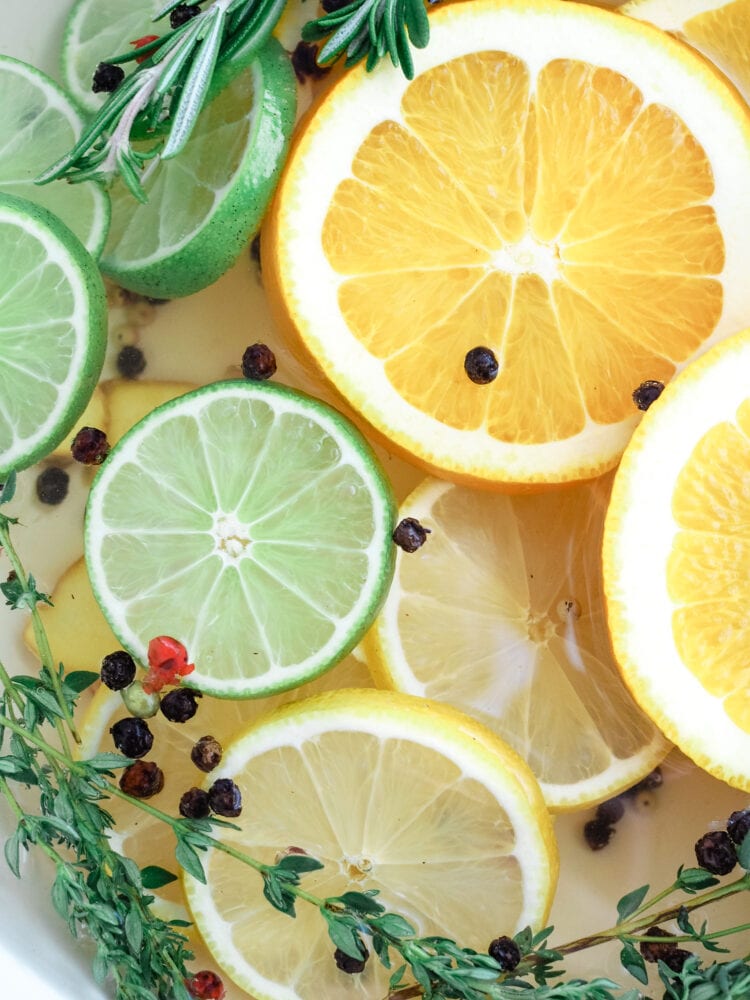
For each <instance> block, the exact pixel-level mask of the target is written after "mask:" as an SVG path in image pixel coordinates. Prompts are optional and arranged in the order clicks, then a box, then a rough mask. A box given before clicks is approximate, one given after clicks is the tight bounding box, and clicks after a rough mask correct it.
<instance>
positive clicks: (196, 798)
mask: <svg viewBox="0 0 750 1000" xmlns="http://www.w3.org/2000/svg"><path fill="white" fill-rule="evenodd" d="M178 808H179V810H180V816H184V817H185V818H186V819H205V818H206V816H208V814H209V813H210V812H211V806H210V805H209V803H208V792H204V791H203V789H202V788H189V789H188V790H187V791H186V792H185V794H184V795H183V796H182V798H181V799H180V805H179V807H178Z"/></svg>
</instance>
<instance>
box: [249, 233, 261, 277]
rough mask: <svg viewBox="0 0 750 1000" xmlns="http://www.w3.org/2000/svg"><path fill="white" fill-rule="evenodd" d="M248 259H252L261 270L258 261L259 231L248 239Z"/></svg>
mask: <svg viewBox="0 0 750 1000" xmlns="http://www.w3.org/2000/svg"><path fill="white" fill-rule="evenodd" d="M250 260H251V261H253V263H254V264H255V265H256V266H257V268H258V270H259V271H262V270H263V267H262V265H261V262H260V233H256V234H255V236H253V238H252V240H251V241H250Z"/></svg>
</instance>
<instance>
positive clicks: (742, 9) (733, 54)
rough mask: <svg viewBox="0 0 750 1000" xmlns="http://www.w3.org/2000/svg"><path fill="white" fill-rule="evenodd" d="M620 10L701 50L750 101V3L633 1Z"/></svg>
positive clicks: (736, 0) (730, 0) (737, 0)
mask: <svg viewBox="0 0 750 1000" xmlns="http://www.w3.org/2000/svg"><path fill="white" fill-rule="evenodd" d="M621 10H622V13H623V14H628V15H629V16H630V17H636V18H638V19H639V20H641V21H649V22H650V23H651V24H655V25H656V26H657V27H658V28H662V29H663V30H664V31H669V32H671V33H672V34H673V35H675V36H676V37H677V38H680V39H682V40H683V41H685V42H687V43H688V44H689V45H692V46H693V48H696V49H698V51H699V52H701V53H702V54H703V55H704V56H706V57H707V58H708V59H710V60H711V62H712V63H714V64H715V65H716V66H718V67H719V69H720V70H721V71H722V72H723V73H726V75H727V76H728V77H729V79H730V80H731V81H732V82H733V83H734V84H736V86H737V88H738V89H739V91H740V93H741V94H742V95H743V97H744V98H745V100H746V101H748V102H750V52H748V47H747V37H748V33H750V0H631V2H630V3H626V4H625V5H624V6H623V7H622V8H621Z"/></svg>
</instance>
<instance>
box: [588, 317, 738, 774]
mask: <svg viewBox="0 0 750 1000" xmlns="http://www.w3.org/2000/svg"><path fill="white" fill-rule="evenodd" d="M749 372H750V331H745V332H744V333H742V334H739V335H737V336H735V337H732V338H730V339H729V340H727V341H726V342H725V343H722V344H719V345H718V346H717V347H715V348H713V350H712V351H711V352H710V353H708V354H706V355H705V356H704V357H702V358H699V359H698V360H697V361H695V362H693V364H691V365H690V366H689V367H688V368H687V369H686V370H685V372H684V373H682V374H681V375H680V377H679V378H678V379H675V381H674V383H673V384H671V385H669V386H667V388H666V389H665V390H664V392H663V393H662V395H661V396H660V397H659V399H658V400H657V401H656V402H655V403H653V404H652V406H651V407H650V409H649V411H648V413H647V414H646V416H645V417H644V419H643V423H642V424H641V426H640V427H639V428H638V431H637V432H636V434H635V435H634V436H633V440H632V441H631V443H630V445H629V446H628V448H627V450H626V452H625V454H624V455H623V460H622V464H621V465H620V468H619V469H618V472H617V475H616V477H615V483H614V487H613V490H612V499H611V501H610V506H609V509H608V512H607V518H606V522H605V531H604V548H603V553H604V586H605V593H606V598H607V612H608V621H609V629H610V633H611V636H612V645H613V649H614V653H615V656H616V658H617V660H618V662H619V664H620V668H621V670H622V673H623V676H624V678H625V681H626V683H627V684H628V686H629V687H630V690H631V691H632V692H633V696H634V697H635V699H636V700H637V701H638V702H639V704H640V705H641V707H642V708H643V710H644V711H645V712H648V714H649V715H650V716H651V718H652V719H653V720H654V721H655V722H656V723H657V725H659V726H660V727H661V729H662V730H663V731H664V733H665V734H666V735H667V736H668V737H669V739H671V740H673V741H674V742H675V743H676V744H677V746H678V747H679V748H680V749H681V750H682V751H683V752H684V753H686V754H688V756H690V757H692V759H693V760H694V761H695V762H696V764H698V765H699V766H700V767H703V768H705V770H706V771H709V772H710V773H711V774H713V775H715V776H716V777H717V778H721V779H722V780H723V781H726V782H728V783H729V784H731V785H736V786H737V787H738V788H743V789H744V790H745V791H750V668H749V667H748V660H747V649H748V642H749V641H750V619H749V617H748V606H749V605H750V582H749V581H748V573H747V566H748V560H749V559H750V488H749V482H750V473H748V469H750V391H749V390H748V385H749V384H750V383H749V381H748V373H749Z"/></svg>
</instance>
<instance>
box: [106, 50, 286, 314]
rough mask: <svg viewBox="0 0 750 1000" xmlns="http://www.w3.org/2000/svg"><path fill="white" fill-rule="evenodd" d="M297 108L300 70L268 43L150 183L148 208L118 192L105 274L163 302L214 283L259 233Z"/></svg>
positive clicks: (146, 183) (122, 189) (208, 107)
mask: <svg viewBox="0 0 750 1000" xmlns="http://www.w3.org/2000/svg"><path fill="white" fill-rule="evenodd" d="M295 108H296V84H295V78H294V71H293V70H292V67H291V63H290V61H289V58H288V56H287V54H286V52H285V51H284V50H283V48H282V47H281V45H280V44H279V43H278V42H277V41H276V40H275V39H270V40H269V41H268V42H267V43H266V44H265V45H264V46H263V47H262V48H261V49H260V50H259V51H258V52H257V53H256V55H255V58H254V59H253V60H252V61H251V62H250V63H249V65H248V66H247V67H246V68H245V69H244V70H242V71H241V72H239V73H238V74H237V75H236V76H235V77H234V78H233V79H232V81H231V83H229V84H228V85H227V86H226V87H224V88H223V89H222V90H221V91H220V92H219V93H218V95H217V96H215V97H214V98H213V100H211V101H210V102H209V103H208V104H207V105H206V107H205V108H204V109H203V111H202V112H201V114H200V115H199V117H198V121H197V123H196V126H195V130H194V132H193V134H192V136H191V137H190V139H189V140H188V143H187V145H186V146H185V148H184V150H183V151H182V152H181V153H180V155H179V156H177V157H175V158H174V159H170V160H163V161H161V162H159V163H158V165H157V166H156V169H155V170H154V171H153V173H152V174H151V175H150V176H149V177H148V178H147V179H145V180H144V183H143V187H144V189H145V192H146V194H147V196H148V201H147V202H146V203H145V204H141V203H140V202H137V201H136V200H135V199H134V197H133V195H132V194H131V193H130V191H129V190H128V189H127V188H126V187H125V185H124V184H123V183H122V181H116V182H115V183H114V185H113V187H112V190H111V197H112V225H111V229H110V234H109V239H108V240H107V244H106V246H105V249H104V252H103V254H102V259H101V267H102V270H103V271H104V273H105V274H107V275H109V276H110V277H111V278H113V279H114V280H115V281H116V282H117V283H118V284H120V285H122V287H124V288H128V289H130V290H132V291H136V292H140V293H141V294H143V295H152V296H154V297H156V298H177V297H178V296H182V295H190V294H191V293H193V292H196V291H199V290H200V289H202V288H205V287H206V286H207V285H210V284H212V283H213V282H214V281H216V280H217V279H218V278H219V277H220V276H221V275H222V274H223V273H224V272H225V271H226V270H227V269H228V268H229V267H230V266H231V265H232V264H233V263H234V261H235V260H236V258H237V256H238V254H239V253H240V252H241V251H242V249H243V247H244V246H245V245H246V243H247V240H248V238H249V237H250V236H251V235H252V234H253V233H254V232H255V230H256V229H257V228H258V226H259V225H260V221H261V219H262V217H263V213H264V212H265V210H266V206H267V204H268V201H269V199H270V197H271V194H272V193H273V189H274V186H275V184H276V181H277V179H278V175H279V172H280V170H281V166H282V164H283V161H284V158H285V156H286V152H287V147H288V141H289V136H290V134H291V131H292V126H293V124H294V116H295Z"/></svg>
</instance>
